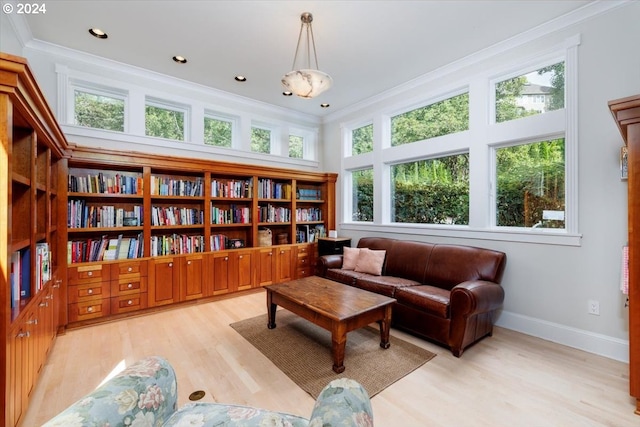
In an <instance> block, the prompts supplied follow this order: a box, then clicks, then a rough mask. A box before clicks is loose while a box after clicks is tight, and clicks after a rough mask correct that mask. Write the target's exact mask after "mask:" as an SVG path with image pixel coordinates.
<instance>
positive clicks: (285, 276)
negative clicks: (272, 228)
mask: <svg viewBox="0 0 640 427" xmlns="http://www.w3.org/2000/svg"><path fill="white" fill-rule="evenodd" d="M292 279H293V246H279V247H277V248H276V282H277V283H281V282H286V281H288V280H292Z"/></svg>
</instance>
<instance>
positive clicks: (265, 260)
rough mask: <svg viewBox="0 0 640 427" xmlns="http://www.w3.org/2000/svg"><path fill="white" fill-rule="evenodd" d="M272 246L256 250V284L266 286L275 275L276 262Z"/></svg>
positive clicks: (271, 281)
mask: <svg viewBox="0 0 640 427" xmlns="http://www.w3.org/2000/svg"><path fill="white" fill-rule="evenodd" d="M274 252H275V249H274V248H263V249H258V250H257V255H258V271H257V277H256V286H267V285H271V284H272V283H274V281H273V280H274V278H275V276H276V263H275V257H274V256H273V253H274Z"/></svg>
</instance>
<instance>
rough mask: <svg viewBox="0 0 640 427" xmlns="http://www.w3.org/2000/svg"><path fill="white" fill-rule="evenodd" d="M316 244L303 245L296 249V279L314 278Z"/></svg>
mask: <svg viewBox="0 0 640 427" xmlns="http://www.w3.org/2000/svg"><path fill="white" fill-rule="evenodd" d="M316 246H317V245H316V244H314V243H303V244H298V245H296V247H295V256H294V259H295V263H296V265H295V268H296V272H295V275H296V279H301V278H303V277H308V276H313V275H314V274H315V267H316Z"/></svg>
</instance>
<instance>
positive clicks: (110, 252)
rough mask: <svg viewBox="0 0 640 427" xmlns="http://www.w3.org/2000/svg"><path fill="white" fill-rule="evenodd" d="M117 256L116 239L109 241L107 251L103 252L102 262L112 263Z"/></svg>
mask: <svg viewBox="0 0 640 427" xmlns="http://www.w3.org/2000/svg"><path fill="white" fill-rule="evenodd" d="M117 256H118V239H109V244H108V245H107V249H106V250H105V251H104V256H103V258H102V259H103V260H104V261H113V260H114V259H116V257H117Z"/></svg>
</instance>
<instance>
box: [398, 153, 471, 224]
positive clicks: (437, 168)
mask: <svg viewBox="0 0 640 427" xmlns="http://www.w3.org/2000/svg"><path fill="white" fill-rule="evenodd" d="M391 192H392V194H391V200H392V203H391V221H392V222H404V223H415V224H465V225H466V224H469V155H468V154H458V155H455V156H447V157H440V158H437V159H429V160H419V161H416V162H410V163H402V164H398V165H393V166H392V167H391Z"/></svg>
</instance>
